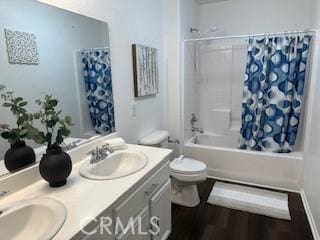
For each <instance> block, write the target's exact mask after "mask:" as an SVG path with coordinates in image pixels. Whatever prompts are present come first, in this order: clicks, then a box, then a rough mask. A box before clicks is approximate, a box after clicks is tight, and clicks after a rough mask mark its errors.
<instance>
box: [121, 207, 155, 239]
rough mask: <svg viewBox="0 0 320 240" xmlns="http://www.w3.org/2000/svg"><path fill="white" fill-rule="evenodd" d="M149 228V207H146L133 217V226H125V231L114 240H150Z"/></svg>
mask: <svg viewBox="0 0 320 240" xmlns="http://www.w3.org/2000/svg"><path fill="white" fill-rule="evenodd" d="M132 225H133V226H132ZM149 226H150V225H149V207H148V206H147V207H146V208H144V209H143V210H142V211H141V213H140V214H139V215H138V216H137V217H135V219H134V221H133V224H131V226H130V225H129V226H127V228H126V229H127V231H126V232H125V233H121V234H119V235H118V236H117V237H116V240H150V233H149V229H150V227H149Z"/></svg>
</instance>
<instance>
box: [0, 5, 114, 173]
mask: <svg viewBox="0 0 320 240" xmlns="http://www.w3.org/2000/svg"><path fill="white" fill-rule="evenodd" d="M0 9H1V13H0V94H4V93H7V92H13V93H14V96H16V97H23V98H24V99H25V100H26V101H27V102H28V105H27V108H28V111H30V112H37V111H38V110H39V106H38V105H37V104H36V103H35V101H36V100H37V99H39V98H40V99H41V98H43V97H44V96H45V95H46V94H48V95H52V96H53V97H54V98H56V99H57V100H58V101H59V105H58V108H59V109H60V110H61V111H62V113H63V114H65V115H69V116H71V118H72V121H73V123H74V126H72V127H71V135H70V138H68V139H66V141H65V143H64V144H65V146H66V148H72V147H75V146H78V145H79V144H81V143H83V142H86V141H88V140H90V139H92V138H94V137H96V136H99V135H106V134H109V133H112V132H114V131H115V121H114V109H113V106H114V104H113V95H112V78H111V76H112V75H111V62H110V48H109V31H108V24H107V23H105V22H101V21H98V20H96V19H92V18H88V17H86V16H82V15H78V14H75V13H72V12H68V11H65V10H62V9H58V8H55V7H52V6H49V5H46V4H44V3H40V2H38V1H36V0H10V1H7V0H0ZM2 104H3V100H1V106H0V124H8V125H9V126H10V127H12V128H13V127H15V125H16V121H17V120H16V119H15V118H14V117H13V115H12V114H11V112H10V110H9V109H8V108H5V107H3V106H2ZM36 124H37V123H36ZM39 125H41V124H39ZM39 127H41V126H39ZM27 144H28V145H30V146H31V147H33V148H34V149H37V151H36V154H37V155H38V156H37V160H39V159H40V158H41V154H42V153H41V151H42V150H41V149H42V148H41V145H37V144H35V143H33V141H28V142H27ZM9 148H10V144H9V143H8V142H7V141H5V140H4V139H2V138H1V140H0V175H4V174H7V173H8V170H7V169H6V167H5V165H4V161H3V160H2V159H4V155H5V153H6V151H7V150H8V149H9ZM39 149H40V150H39Z"/></svg>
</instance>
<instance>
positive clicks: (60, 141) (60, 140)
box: [56, 135, 64, 144]
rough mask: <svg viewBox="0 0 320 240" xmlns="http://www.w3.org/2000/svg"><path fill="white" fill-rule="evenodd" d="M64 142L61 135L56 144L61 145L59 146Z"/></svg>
mask: <svg viewBox="0 0 320 240" xmlns="http://www.w3.org/2000/svg"><path fill="white" fill-rule="evenodd" d="M63 140H64V139H63V137H62V136H60V135H58V136H57V138H56V142H57V143H59V144H61V143H63Z"/></svg>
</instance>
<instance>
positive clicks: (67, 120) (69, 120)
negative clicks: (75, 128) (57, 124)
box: [64, 116, 72, 125]
mask: <svg viewBox="0 0 320 240" xmlns="http://www.w3.org/2000/svg"><path fill="white" fill-rule="evenodd" d="M64 120H65V121H66V123H67V124H68V125H70V124H71V123H72V119H71V117H70V116H66V117H65V118H64Z"/></svg>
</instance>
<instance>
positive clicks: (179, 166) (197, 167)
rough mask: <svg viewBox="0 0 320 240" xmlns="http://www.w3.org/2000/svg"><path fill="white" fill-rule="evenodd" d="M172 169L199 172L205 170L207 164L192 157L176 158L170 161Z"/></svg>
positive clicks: (178, 171)
mask: <svg viewBox="0 0 320 240" xmlns="http://www.w3.org/2000/svg"><path fill="white" fill-rule="evenodd" d="M170 169H171V171H173V172H177V173H198V172H203V171H205V170H206V169H207V165H206V164H204V163H203V162H200V161H197V160H194V159H191V158H183V159H182V160H180V159H178V158H176V159H175V160H173V161H172V162H171V163H170Z"/></svg>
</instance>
